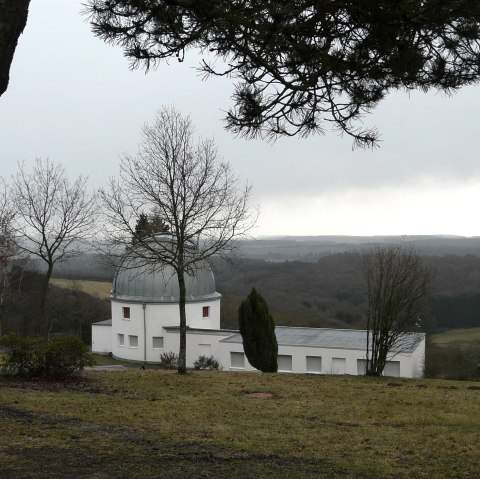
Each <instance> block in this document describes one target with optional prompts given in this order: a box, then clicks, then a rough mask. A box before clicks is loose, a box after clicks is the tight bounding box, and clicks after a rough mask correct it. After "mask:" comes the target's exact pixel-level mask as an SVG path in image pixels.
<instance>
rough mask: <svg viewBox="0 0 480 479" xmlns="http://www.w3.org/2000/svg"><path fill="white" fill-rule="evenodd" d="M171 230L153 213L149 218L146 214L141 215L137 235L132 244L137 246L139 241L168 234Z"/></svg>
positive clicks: (136, 230)
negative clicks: (156, 235)
mask: <svg viewBox="0 0 480 479" xmlns="http://www.w3.org/2000/svg"><path fill="white" fill-rule="evenodd" d="M169 230H170V228H169V226H168V224H167V223H166V222H165V221H163V220H162V218H161V217H160V216H159V215H158V214H155V213H153V214H152V215H150V216H147V215H146V214H145V213H140V215H139V217H138V219H137V222H136V224H135V233H134V234H133V237H132V244H136V243H137V242H138V240H140V239H142V238H146V237H147V236H152V235H155V234H163V233H168V232H169Z"/></svg>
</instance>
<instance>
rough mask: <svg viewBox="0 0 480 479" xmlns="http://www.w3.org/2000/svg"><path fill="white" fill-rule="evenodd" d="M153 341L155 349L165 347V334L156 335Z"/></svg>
mask: <svg viewBox="0 0 480 479" xmlns="http://www.w3.org/2000/svg"><path fill="white" fill-rule="evenodd" d="M152 341H153V345H152V347H153V349H163V336H154V337H153V338H152Z"/></svg>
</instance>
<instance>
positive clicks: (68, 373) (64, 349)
mask: <svg viewBox="0 0 480 479" xmlns="http://www.w3.org/2000/svg"><path fill="white" fill-rule="evenodd" d="M43 359H44V375H45V376H46V377H49V378H55V379H66V378H69V377H72V376H74V375H75V374H78V373H79V372H80V371H82V370H83V369H84V368H85V366H92V365H93V364H94V362H93V360H92V359H91V357H90V355H89V354H88V348H87V346H86V345H85V344H84V343H83V342H82V341H81V339H80V338H78V337H76V336H67V335H59V336H55V337H54V338H52V339H51V340H49V341H48V342H47V348H46V351H45V356H44V358H43Z"/></svg>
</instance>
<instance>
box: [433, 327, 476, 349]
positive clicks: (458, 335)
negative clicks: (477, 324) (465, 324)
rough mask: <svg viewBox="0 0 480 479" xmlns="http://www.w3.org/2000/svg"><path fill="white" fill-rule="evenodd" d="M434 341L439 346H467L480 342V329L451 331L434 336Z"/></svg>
mask: <svg viewBox="0 0 480 479" xmlns="http://www.w3.org/2000/svg"><path fill="white" fill-rule="evenodd" d="M432 341H433V342H434V343H435V344H438V345H452V344H458V345H462V344H463V345H465V344H470V343H472V342H475V341H480V328H468V329H451V330H449V331H445V332H444V333H439V334H433V335H432Z"/></svg>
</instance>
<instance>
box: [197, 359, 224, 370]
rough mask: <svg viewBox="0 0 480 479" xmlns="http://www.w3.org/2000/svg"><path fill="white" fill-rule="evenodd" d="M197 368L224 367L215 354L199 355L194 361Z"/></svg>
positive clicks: (213, 368) (217, 368)
mask: <svg viewBox="0 0 480 479" xmlns="http://www.w3.org/2000/svg"><path fill="white" fill-rule="evenodd" d="M193 367H194V368H195V369H202V370H205V371H218V370H220V369H222V367H221V366H220V364H219V363H218V361H217V360H216V359H215V358H214V357H213V356H210V357H208V356H199V358H198V359H197V360H196V361H195V362H194V363H193Z"/></svg>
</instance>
